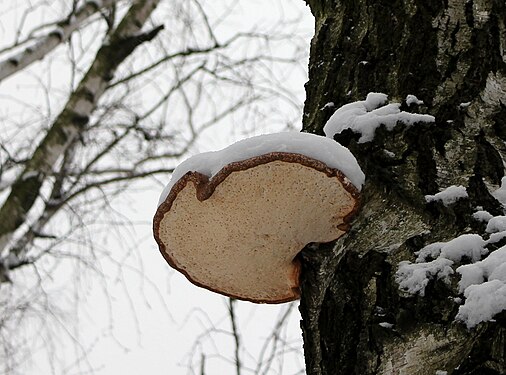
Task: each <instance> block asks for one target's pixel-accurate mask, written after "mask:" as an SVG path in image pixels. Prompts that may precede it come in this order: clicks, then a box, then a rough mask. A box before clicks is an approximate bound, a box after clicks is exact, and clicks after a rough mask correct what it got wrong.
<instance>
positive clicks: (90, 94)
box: [0, 0, 161, 249]
mask: <svg viewBox="0 0 506 375" xmlns="http://www.w3.org/2000/svg"><path fill="white" fill-rule="evenodd" d="M158 2H159V0H150V1H137V2H136V3H134V4H133V5H132V7H131V8H130V9H129V11H128V12H127V14H126V15H125V17H124V18H123V20H122V21H121V23H120V24H119V25H118V27H117V29H116V30H115V32H114V33H113V34H112V35H111V37H110V43H109V44H106V45H103V46H102V47H101V48H100V50H99V51H98V53H97V56H96V58H95V61H94V62H93V64H92V66H91V68H90V69H89V70H88V72H87V73H86V75H85V77H84V78H83V80H82V81H81V83H80V85H79V87H78V88H77V90H76V91H75V92H74V93H73V94H72V95H71V97H70V98H69V100H68V102H67V105H66V107H65V109H64V110H63V111H62V112H61V113H60V115H59V116H58V117H57V119H56V120H55V122H54V123H53V126H52V127H51V129H50V130H49V131H48V133H47V135H46V137H45V138H44V140H43V141H42V142H41V144H40V145H39V146H38V147H37V149H36V150H35V152H34V154H33V156H32V158H31V159H30V160H29V161H28V162H27V163H26V166H25V168H24V170H23V172H22V173H21V175H20V177H19V178H18V179H17V180H16V182H15V183H14V184H13V185H12V189H11V193H10V195H9V197H8V198H7V199H6V201H5V202H4V204H3V206H2V207H1V208H0V223H1V224H0V249H1V248H3V247H4V246H5V245H6V244H7V243H8V241H9V240H10V238H11V237H12V235H13V233H14V231H15V230H16V229H17V228H19V226H20V225H21V224H22V223H23V222H24V219H25V217H26V215H27V213H28V211H29V210H30V208H31V207H32V206H33V204H34V202H35V200H36V198H37V197H38V195H39V190H40V188H41V186H42V183H43V181H44V180H45V178H46V177H47V176H48V175H50V174H51V172H52V167H53V165H54V164H55V163H56V161H57V160H58V159H59V157H60V156H61V155H63V153H64V152H65V150H66V149H67V148H68V147H69V145H70V144H71V143H72V141H73V140H74V139H75V138H76V137H78V136H79V134H80V133H81V132H82V130H83V129H84V128H85V127H86V125H87V124H88V121H89V118H90V116H91V114H92V112H93V111H94V110H95V108H96V106H97V102H98V100H99V99H100V97H101V96H102V94H103V93H104V92H105V90H106V88H107V84H108V82H109V81H110V80H111V79H112V78H113V77H114V73H115V71H116V69H117V67H118V66H119V65H120V64H121V63H122V62H123V60H124V59H126V58H127V57H128V56H129V55H130V53H132V52H133V50H134V49H135V48H136V47H137V46H139V45H140V44H141V43H143V42H145V41H148V40H151V39H152V38H154V37H155V36H156V34H157V33H158V32H159V31H160V30H161V28H160V27H158V28H155V29H153V30H152V31H150V32H148V33H140V30H141V28H142V26H143V24H144V23H145V21H146V20H147V19H148V17H149V15H150V14H151V12H152V11H153V10H154V9H155V7H156V5H157V4H158Z"/></svg>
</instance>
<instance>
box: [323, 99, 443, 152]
mask: <svg viewBox="0 0 506 375" xmlns="http://www.w3.org/2000/svg"><path fill="white" fill-rule="evenodd" d="M387 102H388V95H386V94H382V93H377V92H372V93H369V94H367V97H366V99H365V100H361V101H357V102H352V103H348V104H345V105H343V106H342V107H340V108H339V109H337V110H336V111H335V112H334V114H333V115H332V116H331V117H330V119H329V120H328V121H327V123H326V124H325V126H324V127H323V131H324V132H325V135H326V136H327V137H329V138H333V137H334V136H335V135H336V134H340V133H341V132H342V131H343V130H345V129H351V130H352V131H353V132H354V133H358V134H360V138H359V140H358V143H365V142H371V141H372V140H373V139H374V133H375V131H376V129H377V128H379V127H380V125H385V127H386V128H387V130H392V129H393V128H394V127H395V126H396V125H397V124H398V123H403V124H405V125H408V126H410V125H413V124H415V123H417V122H434V121H435V119H434V116H430V115H422V114H417V113H409V112H404V111H401V110H400V107H401V104H400V103H389V104H387Z"/></svg>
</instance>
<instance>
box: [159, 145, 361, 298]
mask: <svg viewBox="0 0 506 375" xmlns="http://www.w3.org/2000/svg"><path fill="white" fill-rule="evenodd" d="M278 160H279V161H283V162H287V163H297V164H301V165H303V166H306V167H309V168H313V169H315V170H317V171H319V172H322V173H325V174H326V175H327V176H328V177H337V179H338V180H339V182H341V184H342V185H343V187H344V189H345V190H346V191H347V192H348V193H350V195H351V196H352V197H353V198H354V199H355V205H354V206H353V208H352V210H351V211H350V213H349V214H348V215H346V216H345V217H343V223H342V224H340V225H339V226H338V229H340V230H342V231H343V232H347V231H348V230H349V228H350V222H351V220H352V219H353V217H354V216H355V214H356V213H357V211H358V207H359V203H360V200H359V196H360V193H359V191H358V190H357V188H356V187H355V186H354V185H353V184H352V183H351V181H350V180H349V179H348V178H346V176H345V175H344V174H343V173H342V172H341V171H340V170H338V169H335V168H330V167H329V166H327V165H326V164H325V163H323V162H321V161H319V160H316V159H313V158H310V157H308V156H305V155H302V154H296V153H291V152H270V153H267V154H263V155H260V156H255V157H252V158H249V159H245V160H241V161H237V162H233V163H230V164H227V165H225V166H224V167H223V168H222V169H221V170H220V171H219V172H218V173H217V174H216V175H214V176H213V177H211V178H209V177H208V176H206V175H204V174H202V173H200V172H192V171H190V172H187V173H186V174H185V175H184V176H182V177H181V178H180V179H179V180H178V181H177V182H176V183H175V184H174V186H172V188H171V190H170V192H169V194H168V195H167V197H166V198H165V200H164V201H163V202H162V203H161V204H160V205H159V206H158V209H157V210H156V213H155V216H154V218H153V233H154V237H155V241H156V243H157V244H158V248H159V250H160V252H161V253H162V256H163V257H164V258H165V260H166V261H167V263H169V265H170V266H171V267H172V268H174V269H176V270H178V271H179V272H181V273H182V274H183V275H184V276H185V277H186V278H187V279H188V280H189V281H190V282H191V283H193V284H194V285H197V286H199V287H202V288H205V289H207V290H210V291H212V292H215V293H219V294H222V295H226V296H228V297H231V298H235V299H240V300H244V301H249V302H254V303H270V304H275V303H283V302H290V301H294V300H296V299H298V298H299V297H300V288H299V286H297V287H295V288H292V289H293V292H294V296H293V297H288V298H282V299H277V300H275V299H267V300H263V299H251V298H245V297H242V296H237V295H233V294H230V293H226V292H223V291H221V290H219V289H217V288H212V287H210V286H208V285H204V284H202V283H200V282H198V281H196V280H194V279H193V278H192V277H191V276H190V275H189V274H188V273H187V272H186V271H185V270H183V269H181V268H179V267H178V266H177V264H176V262H175V261H174V259H172V257H171V256H170V254H169V253H168V251H167V248H166V246H165V244H164V243H163V242H162V240H161V239H160V236H159V231H160V223H161V222H162V220H163V218H164V216H165V214H166V213H167V212H169V211H170V209H171V207H172V203H173V202H174V200H175V199H176V197H177V195H178V194H179V192H180V191H181V190H183V189H184V188H185V186H186V185H187V184H188V182H190V181H191V182H192V183H193V184H194V186H195V189H196V192H197V193H196V197H197V199H198V200H199V201H200V202H202V201H205V200H206V199H208V198H209V197H211V195H212V194H213V192H214V190H215V189H216V187H217V186H218V185H219V184H221V183H222V182H223V181H224V180H225V179H226V178H227V177H228V175H229V174H231V173H233V172H238V171H244V170H247V169H250V168H254V167H256V166H258V165H262V164H267V163H271V162H273V161H278ZM301 251H302V249H301ZM292 263H293V265H294V266H295V272H294V273H295V274H294V275H293V276H294V280H297V283H298V285H299V277H300V269H301V264H300V260H299V259H298V258H297V257H295V258H294V259H293V260H292Z"/></svg>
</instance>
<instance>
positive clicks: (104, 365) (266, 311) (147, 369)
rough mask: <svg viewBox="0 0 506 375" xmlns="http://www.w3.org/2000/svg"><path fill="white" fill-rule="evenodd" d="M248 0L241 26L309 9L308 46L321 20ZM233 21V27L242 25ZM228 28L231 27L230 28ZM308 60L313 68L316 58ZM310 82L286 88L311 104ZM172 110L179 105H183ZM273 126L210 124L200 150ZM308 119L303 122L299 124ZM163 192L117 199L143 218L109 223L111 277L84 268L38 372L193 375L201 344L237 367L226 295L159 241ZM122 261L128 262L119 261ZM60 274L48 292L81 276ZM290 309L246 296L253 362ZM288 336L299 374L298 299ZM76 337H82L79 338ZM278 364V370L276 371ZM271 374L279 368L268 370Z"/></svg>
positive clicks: (211, 356) (11, 84) (291, 363)
mask: <svg viewBox="0 0 506 375" xmlns="http://www.w3.org/2000/svg"><path fill="white" fill-rule="evenodd" d="M2 3H3V4H2V6H4V7H5V6H8V4H7V3H8V2H2ZM242 3H243V5H241V7H239V8H238V9H240V12H239V11H238V12H237V14H236V15H235V16H234V22H235V24H237V25H241V27H243V26H244V25H247V24H256V23H258V20H262V22H265V23H268V22H276V20H277V19H279V17H280V12H285V13H286V16H287V17H291V16H293V15H295V14H297V13H298V12H300V11H303V12H304V14H305V17H304V18H303V19H301V20H300V22H301V29H304V28H305V29H306V30H308V32H307V33H306V36H307V45H308V46H309V42H310V40H309V37H310V30H311V29H312V22H313V20H312V17H311V15H310V13H309V9H308V8H307V7H306V6H305V4H304V2H303V1H302V0H300V1H288V2H286V4H289V5H288V6H285V9H282V8H281V7H279V6H278V5H277V4H279V3H278V2H274V3H275V4H276V6H273V5H272V4H273V2H271V1H269V0H259V1H242ZM292 7H293V8H292ZM14 14H16V13H14ZM11 15H12V14H11ZM16 17H19V14H17V16H13V17H11V19H10V20H9V19H3V20H2V25H1V26H2V30H3V34H2V35H4V36H6V35H8V32H9V30H11V29H13V27H12V24H9V22H11V21H12V22H13V24H15V23H16V22H17V21H18V20H16ZM41 17H42V15H41ZM234 22H231V23H230V26H229V27H233V25H234ZM238 27H239V26H238ZM222 32H223V35H225V34H226V33H227V30H226V29H225V30H223V31H222ZM278 52H279V51H278ZM301 64H302V66H306V65H307V61H304V62H301ZM32 69H33V70H32V72H37V69H39V68H37V66H35V67H33V68H32ZM20 79H23V78H20ZM305 80H306V76H305V74H304V72H301V73H300V74H293V75H292V77H291V79H290V81H287V82H284V83H283V84H284V85H286V89H289V90H294V91H295V92H296V93H297V95H298V96H299V97H300V101H301V102H302V101H303V95H304V91H303V85H304V83H305ZM25 83H26V81H20V80H17V78H16V77H13V78H12V79H9V80H7V81H5V82H3V83H2V84H1V85H0V94H1V93H2V92H3V93H4V94H5V92H8V93H9V95H14V96H15V95H18V94H19V95H26V88H25V90H23V91H19V93H18V91H17V89H18V88H19V87H22V86H23V85H24V84H25ZM55 86H57V82H56V83H55ZM145 99H146V100H149V98H145ZM43 100H44V98H43V97H41V96H39V95H38V94H34V97H33V105H34V106H36V105H38V103H37V101H41V102H42V101H43ZM4 103H5V101H4ZM0 107H1V105H0ZM4 110H5V108H4ZM11 110H12V109H11ZM173 110H175V111H177V108H175V109H173ZM4 113H5V112H4ZM266 124H267V122H266V123H264V124H263V126H261V127H251V126H248V124H244V129H238V128H237V124H228V125H227V124H224V126H222V127H221V128H220V130H219V131H218V130H217V129H215V128H213V129H210V130H208V131H206V132H204V133H203V134H202V135H201V136H200V139H199V142H198V143H197V146H196V147H195V148H194V149H192V152H193V153H195V152H198V151H208V150H213V149H218V148H222V147H224V146H226V145H228V144H230V143H231V142H233V141H235V140H238V139H240V138H241V137H243V136H244V134H245V133H248V134H249V135H254V134H260V133H265V132H273V131H279V130H281V129H280V128H279V126H277V127H273V128H272V127H271V128H270V127H269V126H267V125H266ZM232 126H234V127H233V131H232ZM300 126H301V125H300V124H299V128H300ZM167 182H168V181H167ZM160 192H161V187H160V186H158V185H155V186H153V185H152V184H149V183H147V182H143V183H140V184H137V185H135V186H134V189H132V191H130V192H128V193H126V194H125V195H124V196H123V197H121V199H117V200H116V201H114V202H113V206H114V207H115V209H116V210H117V211H118V212H120V213H121V214H122V215H124V216H125V217H127V218H128V219H130V220H131V221H132V222H133V223H135V224H136V225H134V226H129V227H128V228H126V229H122V230H121V231H119V232H118V233H117V234H116V235H111V233H109V230H108V229H107V228H106V229H105V230H104V231H101V232H99V233H97V234H96V236H95V240H96V241H98V242H99V243H100V246H103V247H106V248H108V249H113V251H112V252H113V253H114V254H117V256H115V259H114V261H112V260H111V261H107V260H105V261H101V264H100V267H101V268H102V271H103V273H104V274H106V275H108V278H107V283H106V285H104V283H103V280H96V279H94V278H93V276H91V275H82V278H80V281H79V283H80V286H81V287H80V289H79V293H80V296H79V299H80V300H81V302H82V303H81V304H80V305H79V308H78V315H77V319H76V316H75V315H73V314H68V315H67V316H68V321H64V320H63V321H61V322H57V323H55V325H57V326H61V327H64V328H61V327H60V328H59V329H56V332H59V334H60V335H61V336H60V337H59V338H57V339H55V340H54V341H55V342H54V343H51V345H54V348H53V357H50V358H49V360H48V357H47V350H46V349H47V347H44V345H41V346H40V350H39V351H38V352H36V353H33V355H32V358H31V359H32V364H33V367H32V368H31V370H30V372H29V373H30V374H46V373H51V372H52V371H53V372H55V373H58V374H60V373H68V374H85V373H90V372H91V373H93V374H97V375H106V374H107V375H109V374H122V375H133V374H140V373H142V374H144V373H147V374H150V375H161V374H187V373H191V372H189V371H188V370H187V368H186V365H187V363H188V362H189V361H190V362H191V361H192V360H191V353H200V352H202V351H204V352H205V353H206V374H231V373H234V366H233V364H232V363H231V361H233V354H234V353H233V341H232V337H231V336H230V334H228V333H227V332H230V322H229V320H228V319H227V300H226V299H225V298H224V297H221V296H219V295H216V294H214V293H211V292H209V291H207V290H203V289H200V288H198V287H196V286H194V285H192V284H190V283H189V282H188V281H187V280H186V279H185V278H184V277H183V276H181V275H180V274H179V273H176V272H174V271H173V270H171V269H170V268H169V266H168V265H167V264H166V263H165V261H164V260H163V258H162V256H161V255H160V253H159V251H158V249H157V247H156V244H155V242H154V240H153V239H152V235H151V224H150V223H151V218H152V216H153V214H154V212H155V210H156V204H157V201H158V198H159V194H160ZM126 250H128V251H126ZM125 254H127V255H125ZM118 264H121V265H122V266H123V267H118ZM120 270H121V271H120ZM53 277H54V280H53V281H54V282H53V284H52V285H53V286H52V290H49V291H48V293H55V295H58V293H60V290H61V287H62V286H63V285H64V284H65V283H67V282H68V280H69V278H72V279H75V278H76V275H69V274H68V272H65V271H62V270H60V271H58V272H57V273H55V274H54V275H53ZM57 298H58V297H57ZM59 298H61V299H65V298H66V296H65V295H64V294H62V295H61V297H59ZM288 308H289V305H288V304H283V305H277V306H269V305H254V304H251V303H247V302H238V303H237V309H238V313H239V327H240V332H241V339H242V344H243V348H244V350H243V351H242V352H241V356H242V358H243V361H244V362H245V363H246V365H247V366H250V367H254V366H255V365H256V361H257V359H258V356H259V351H260V350H261V348H262V345H263V343H264V342H265V339H266V337H268V335H269V333H270V331H271V329H272V328H273V326H274V324H275V323H276V320H277V319H278V317H279V316H280V315H282V314H283V313H284V312H285V311H286V309H288ZM63 315H64V316H65V314H63ZM55 319H56V318H55ZM58 319H59V318H58ZM60 323H61V324H60ZM74 323H75V324H74ZM68 327H74V328H68ZM211 328H214V332H212V333H209V334H207V336H202V339H201V344H200V347H199V349H198V350H195V347H193V346H194V345H195V343H196V340H197V339H198V337H199V335H204V334H205V333H206V331H208V330H209V329H211ZM34 334H37V332H34ZM69 338H70V339H69ZM285 338H286V339H287V346H286V347H285V348H292V349H293V350H292V351H291V352H290V353H287V354H286V356H285V362H284V372H283V374H295V373H297V372H299V371H300V370H301V369H302V368H303V358H302V357H301V339H300V329H299V315H298V311H297V308H296V307H295V308H292V314H291V318H290V320H289V323H288V325H287V329H286V336H285ZM72 341H74V344H75V345H73V344H71V342H72ZM48 345H49V344H48ZM199 355H200V354H199ZM76 358H77V360H76ZM227 359H228V361H227ZM199 361H200V358H199V357H198V356H197V357H196V358H194V359H193V363H194V364H195V363H199ZM278 365H279V364H276V365H275V366H273V368H274V369H276V368H277V366H278ZM196 368H197V367H196ZM244 373H245V374H248V373H251V372H244ZM271 373H272V374H275V373H277V372H276V371H274V370H272V371H270V372H268V374H271Z"/></svg>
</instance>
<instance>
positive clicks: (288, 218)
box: [153, 133, 363, 303]
mask: <svg viewBox="0 0 506 375" xmlns="http://www.w3.org/2000/svg"><path fill="white" fill-rule="evenodd" d="M328 142H331V143H332V145H333V147H334V149H335V150H338V151H335V150H334V151H331V150H330V149H328V145H330V144H329V143H328ZM275 144H277V147H274V145H275ZM238 145H239V146H240V147H239V146H238ZM295 145H298V146H299V147H298V148H297V147H295ZM297 149H298V150H300V152H299V153H297V152H296V150H297ZM311 152H312V155H310V156H309V155H307V153H311ZM318 153H320V154H321V155H324V157H323V158H322V159H324V160H321V159H318V158H316V156H318V155H319V154H318ZM330 154H333V155H334V156H336V157H342V159H344V160H346V161H347V162H348V163H350V164H351V165H346V168H344V169H346V170H347V173H348V174H344V173H343V171H341V170H340V169H337V168H335V165H336V164H339V163H342V162H343V161H342V160H341V161H340V162H337V161H336V160H333V159H332V158H331V157H330ZM202 155H205V156H202ZM325 155H327V156H326V157H325ZM234 159H236V160H234ZM183 164H184V165H183ZM183 164H182V165H181V168H179V167H178V168H177V169H176V171H175V172H174V176H173V180H172V181H171V183H170V184H169V189H168V190H169V191H168V192H167V191H165V192H164V193H162V199H161V204H160V205H159V207H158V210H157V212H156V214H155V217H154V225H153V229H154V236H155V239H156V241H157V243H158V245H159V248H160V251H161V253H162V255H163V256H164V257H165V259H166V260H167V262H168V263H169V264H170V265H171V266H172V267H174V268H176V269H177V270H179V271H180V272H182V273H183V274H184V275H185V276H186V277H187V278H188V279H189V280H190V281H191V282H193V283H194V284H196V285H199V286H202V287H205V288H207V289H210V290H213V291H216V292H218V293H221V294H224V295H227V296H231V297H234V298H238V299H243V300H248V301H251V302H257V303H281V302H287V301H291V300H294V299H297V298H298V297H299V273H300V263H299V261H298V259H297V258H296V256H297V254H298V253H299V252H300V251H301V250H302V249H303V248H304V246H306V245H307V244H308V243H312V242H330V241H333V240H335V239H337V238H339V237H341V236H342V235H343V234H344V233H345V232H346V231H347V230H348V228H349V221H350V219H351V217H352V215H353V214H354V213H355V212H356V210H357V208H358V194H359V189H358V188H357V187H356V186H355V185H354V183H352V182H351V181H350V180H351V178H353V180H355V182H356V183H358V184H359V186H361V180H360V175H362V181H363V174H362V172H361V171H360V168H359V167H358V164H357V163H356V160H355V158H354V157H353V156H352V155H351V153H349V151H348V150H347V149H345V148H344V147H342V146H340V145H339V144H337V143H336V142H334V141H332V140H330V139H328V138H325V137H319V136H315V135H311V134H306V133H278V134H272V135H263V136H259V137H253V138H250V139H248V140H244V141H241V142H238V143H236V144H234V145H232V146H230V147H228V148H226V149H224V150H221V151H218V152H215V153H206V154H201V155H197V156H195V157H193V158H190V159H189V160H187V161H186V162H184V163H183ZM188 166H190V167H189V168H188ZM178 169H180V170H178ZM176 172H177V173H176ZM183 172H184V173H183ZM203 172H206V173H203ZM349 176H351V178H350V177H349ZM357 176H358V177H357ZM175 178H176V181H174V179H175Z"/></svg>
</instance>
